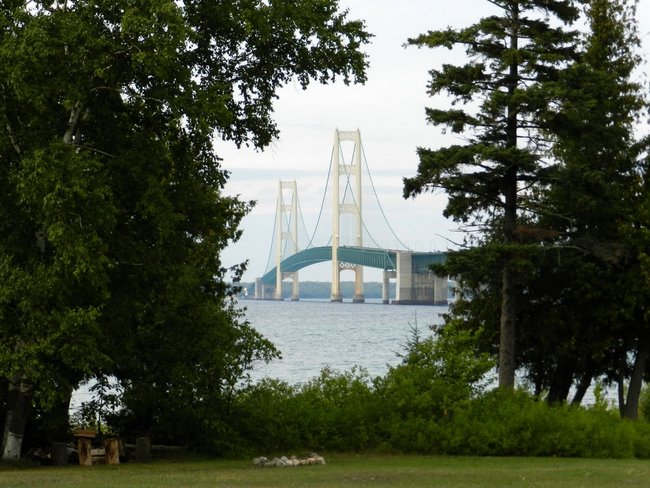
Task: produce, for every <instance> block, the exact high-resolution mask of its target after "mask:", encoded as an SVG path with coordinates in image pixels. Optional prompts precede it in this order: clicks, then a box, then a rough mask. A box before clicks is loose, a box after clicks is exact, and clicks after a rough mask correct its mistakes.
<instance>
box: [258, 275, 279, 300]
mask: <svg viewBox="0 0 650 488" xmlns="http://www.w3.org/2000/svg"><path fill="white" fill-rule="evenodd" d="M274 294H275V290H274V288H273V286H271V285H265V284H264V283H263V282H262V278H255V300H270V299H271V297H272V296H274Z"/></svg>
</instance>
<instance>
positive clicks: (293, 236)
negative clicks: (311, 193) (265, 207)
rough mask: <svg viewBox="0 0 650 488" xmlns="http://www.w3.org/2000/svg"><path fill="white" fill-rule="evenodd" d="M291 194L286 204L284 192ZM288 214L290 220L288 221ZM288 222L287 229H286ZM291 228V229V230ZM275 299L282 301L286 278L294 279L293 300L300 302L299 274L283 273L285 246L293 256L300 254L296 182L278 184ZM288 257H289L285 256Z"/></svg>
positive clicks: (294, 272) (295, 272)
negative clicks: (288, 247)
mask: <svg viewBox="0 0 650 488" xmlns="http://www.w3.org/2000/svg"><path fill="white" fill-rule="evenodd" d="M285 190H288V191H289V192H290V194H291V198H290V199H289V202H290V203H285V199H284V191H285ZM287 213H288V215H289V218H288V219H287V218H286V216H287ZM285 222H286V224H287V225H286V229H285ZM289 227H291V229H289ZM275 232H276V235H275V266H276V268H275V269H276V277H275V299H276V300H282V298H283V297H282V281H283V280H284V278H292V279H293V287H292V291H291V300H294V301H297V300H299V296H300V291H299V288H298V286H299V285H298V272H297V271H292V272H288V273H283V272H282V266H281V263H282V258H283V254H284V252H283V251H284V249H285V246H290V251H291V255H293V254H296V253H297V252H298V185H297V184H296V180H293V181H279V182H278V201H277V207H276V210H275ZM284 257H287V256H284Z"/></svg>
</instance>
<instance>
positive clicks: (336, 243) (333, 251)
mask: <svg viewBox="0 0 650 488" xmlns="http://www.w3.org/2000/svg"><path fill="white" fill-rule="evenodd" d="M342 144H344V145H347V146H348V147H349V145H350V144H352V148H353V156H352V158H351V160H349V161H346V159H345V157H344V154H343V152H342V149H341V147H342ZM364 158H365V155H364V152H363V149H362V147H361V134H360V132H359V130H356V131H339V130H338V129H337V130H335V131H334V148H333V151H332V159H331V161H330V173H331V181H332V233H331V234H330V238H329V242H328V245H326V246H320V247H314V246H312V245H311V244H312V240H313V237H314V235H315V231H314V235H312V239H310V241H309V244H308V245H307V246H306V248H305V249H303V250H300V249H299V246H298V220H299V208H300V206H299V204H298V190H297V183H296V181H295V180H293V181H280V182H278V199H277V206H276V212H275V226H274V230H273V232H274V237H273V242H272V244H273V243H274V244H275V267H273V268H272V269H270V268H269V267H268V263H267V269H270V271H268V272H267V273H266V274H265V275H264V276H262V277H261V278H257V280H256V281H255V298H257V299H275V300H282V299H283V298H284V297H283V296H282V281H283V280H284V279H285V278H291V279H292V280H293V287H292V292H291V299H292V300H298V299H299V298H300V285H299V279H298V271H299V270H300V269H302V268H305V267H307V266H310V265H312V264H316V263H321V262H324V261H331V263H332V281H331V282H332V292H331V296H330V299H331V301H333V302H340V301H342V296H341V289H340V282H341V279H340V274H341V272H342V271H345V270H351V271H353V272H354V283H355V285H354V295H353V297H352V301H353V302H364V301H365V297H364V293H363V269H364V267H371V268H378V269H381V270H383V286H382V299H383V301H384V303H388V302H389V282H390V280H391V279H395V280H396V294H395V295H396V296H395V299H394V300H393V303H402V304H411V303H422V304H447V293H448V291H447V288H448V286H447V283H448V279H447V277H446V276H445V277H439V276H436V275H435V273H433V271H431V269H430V266H431V265H432V264H441V263H444V262H445V261H446V258H447V255H446V253H444V252H415V251H412V250H390V249H382V246H380V245H378V244H377V242H376V240H375V239H374V238H372V236H371V235H370V236H369V237H371V240H372V241H373V242H374V243H375V247H368V246H366V245H364V242H363V241H364V237H363V236H364V233H369V232H368V228H367V226H366V223H365V222H364V220H363V212H362V209H363V202H362V185H361V177H362V167H363V166H364V165H363V160H364ZM366 166H367V162H366ZM329 176H330V175H328V182H329ZM341 180H343V182H344V184H343V185H341ZM352 183H354V184H352ZM370 183H371V184H372V178H370ZM326 188H327V187H326ZM285 192H286V193H287V194H290V195H291V199H290V203H286V202H285V195H284V193H285ZM373 192H374V193H375V197H377V195H376V191H375V189H374V185H373ZM324 201H325V196H323V203H324ZM377 202H378V203H379V199H378V198H377ZM323 203H321V212H322V210H323ZM380 209H381V205H380ZM321 212H319V218H318V221H319V222H320V215H321ZM381 213H382V215H383V210H381ZM343 216H345V219H346V220H347V222H348V223H350V224H353V225H350V228H349V229H346V228H345V226H341V220H342V217H343ZM383 217H384V219H385V218H386V216H385V215H383ZM349 220H352V222H349ZM386 223H387V224H388V221H387V220H386ZM303 224H304V221H303ZM413 224H414V225H417V223H416V222H414V223H413ZM316 225H317V226H318V223H317V224H316ZM388 227H389V229H390V231H391V232H392V233H393V236H394V237H395V238H397V236H396V235H395V233H394V232H393V230H392V228H391V227H390V224H389V225H388ZM345 230H350V235H349V236H348V238H349V240H348V242H347V244H348V245H346V244H345V243H344V242H343V241H344V240H345V235H341V233H342V231H345ZM343 233H344V234H345V232H343ZM397 241H398V242H400V244H402V245H404V244H403V243H402V242H401V241H399V238H397ZM330 243H331V245H329V244H330ZM404 247H405V248H406V246H404ZM271 248H272V249H273V245H272V247H271ZM270 257H271V254H269V262H270Z"/></svg>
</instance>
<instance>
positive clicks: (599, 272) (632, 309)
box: [540, 0, 650, 416]
mask: <svg viewBox="0 0 650 488" xmlns="http://www.w3.org/2000/svg"><path fill="white" fill-rule="evenodd" d="M636 4H637V2H636V1H635V0H629V1H628V0H614V1H612V0H590V1H589V2H588V5H587V8H586V9H585V16H586V19H587V26H588V31H587V33H586V34H585V36H584V37H585V40H584V43H583V46H582V48H581V53H580V57H579V59H578V61H577V62H576V63H574V64H573V65H572V66H571V67H569V68H568V69H567V70H566V71H565V72H564V73H563V74H562V77H561V79H560V80H559V83H558V85H557V94H558V98H557V100H558V105H557V106H556V105H552V106H551V108H552V111H551V112H550V113H549V121H550V122H551V123H550V130H551V131H552V133H553V135H552V137H553V140H554V143H553V154H554V156H555V157H556V158H557V159H558V161H559V162H560V165H558V166H557V174H556V175H555V177H554V179H553V182H552V185H551V186H550V188H549V191H548V192H547V193H546V198H545V199H544V201H543V207H544V209H543V211H542V212H541V213H540V225H541V226H543V227H546V228H552V229H554V230H556V231H557V232H558V234H559V235H561V238H560V239H558V240H557V241H556V242H555V245H556V246H558V248H559V251H558V252H559V255H560V258H559V259H561V260H562V261H563V266H564V267H566V266H567V265H568V264H569V263H572V264H573V270H572V272H570V273H569V272H565V273H564V274H565V276H566V279H565V280H563V281H560V282H558V283H557V285H556V288H557V290H556V297H557V302H556V303H561V304H562V305H561V306H562V307H565V308H572V309H573V310H576V311H577V310H580V311H581V315H582V316H581V317H577V316H576V317H575V318H576V320H575V322H574V324H573V326H572V327H571V330H572V333H570V334H562V333H561V332H560V331H558V333H560V334H561V335H562V336H564V339H565V341H566V344H567V345H568V344H575V346H573V347H566V346H565V348H563V349H564V350H563V352H562V353H563V354H564V355H569V356H572V357H573V358H574V359H578V360H579V361H580V362H581V363H582V364H583V365H584V364H591V367H590V368H588V369H587V370H583V371H581V372H578V373H580V374H581V376H582V377H583V378H584V380H585V381H589V380H591V375H593V374H596V373H597V372H598V373H600V374H602V373H609V374H610V375H612V376H614V377H615V378H616V380H617V381H618V382H619V384H620V385H621V391H622V378H625V377H628V376H629V375H630V374H632V370H636V374H633V375H632V376H633V377H632V379H631V383H630V388H628V400H627V401H625V400H624V399H622V400H621V411H622V413H624V414H625V415H626V416H635V413H633V412H636V406H635V405H636V403H637V402H638V394H639V392H640V387H641V377H642V375H643V371H644V369H645V367H644V364H645V362H646V359H647V355H648V352H650V348H649V347H648V346H649V345H650V344H649V343H648V340H650V337H649V336H648V333H647V325H646V324H647V323H648V317H647V314H646V313H645V312H644V309H645V307H646V303H647V299H648V296H647V292H646V291H645V290H646V286H645V285H644V284H642V281H641V280H640V277H641V276H643V271H642V270H641V269H640V267H639V266H640V264H641V263H640V260H639V258H640V255H641V254H642V253H644V252H646V251H645V250H646V249H647V240H646V239H645V238H644V237H643V236H642V235H641V234H640V230H641V229H643V228H646V227H647V220H646V219H645V218H644V217H643V215H642V214H641V213H640V211H642V209H643V206H642V204H643V199H644V194H645V192H646V190H645V189H644V188H643V186H642V183H643V180H644V176H643V175H644V173H645V171H644V168H643V164H642V160H643V158H644V156H645V153H646V151H647V148H648V141H647V140H645V139H639V138H638V137H637V136H636V134H635V133H636V124H637V122H638V121H639V120H640V118H641V116H642V115H644V114H645V113H647V99H646V97H645V94H644V90H643V87H642V85H640V84H639V83H638V82H637V81H635V76H636V74H635V70H636V69H637V67H638V66H639V64H640V61H641V59H640V56H639V54H638V48H639V46H640V42H639V38H638V32H637V23H636ZM555 268H556V269H557V268H559V266H558V265H557V264H556V265H555ZM567 271H568V270H567ZM578 289H581V290H582V291H581V292H580V293H577V294H576V293H575V290H578ZM555 330H557V329H555ZM565 332H566V331H565ZM560 351H561V350H560V349H556V350H555V351H554V352H553V353H551V354H552V355H554V356H557V354H558V352H560ZM628 355H631V356H633V357H635V358H636V359H635V362H636V366H635V367H633V368H631V369H630V371H627V370H628V368H627V358H628ZM595 359H597V360H598V361H597V362H598V366H596V365H595V364H594V360H595ZM571 373H573V371H566V372H565V374H564V376H565V377H566V381H569V380H570V378H571ZM569 386H570V383H568V384H567V385H566V386H565V387H564V389H565V390H568V388H569ZM564 397H565V395H564ZM561 399H563V395H560V396H559V397H558V400H561ZM626 404H627V405H628V406H629V408H625V405H626Z"/></svg>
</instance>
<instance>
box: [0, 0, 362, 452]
mask: <svg viewBox="0 0 650 488" xmlns="http://www.w3.org/2000/svg"><path fill="white" fill-rule="evenodd" d="M369 38H370V35H369V34H368V33H367V32H366V31H365V27H364V25H363V23H362V22H360V21H356V20H350V19H348V14H347V12H346V11H341V10H340V9H339V5H338V2H337V1H336V0H299V1H297V2H296V1H284V0H282V1H274V2H259V1H241V2H205V1H199V0H187V1H183V2H175V1H172V0H152V1H149V2H132V1H127V0H117V1H110V2H107V1H92V2H89V1H85V0H69V1H66V2H27V1H12V2H2V4H1V5H0V80H1V81H0V120H1V121H2V123H1V124H0V162H1V163H2V164H0V190H1V191H0V235H2V237H1V238H0V278H1V279H0V376H2V377H9V376H14V375H15V376H17V377H19V378H22V379H23V380H24V381H26V382H29V384H31V385H33V387H34V389H33V391H34V398H35V399H36V400H37V402H38V403H39V404H42V405H41V406H42V407H44V410H42V411H43V412H45V411H47V409H46V408H45V407H47V406H48V404H54V403H57V402H58V401H59V400H61V398H58V397H60V396H65V395H68V396H69V395H70V392H71V391H72V389H73V388H74V387H75V386H76V385H77V384H79V382H81V381H82V380H84V379H88V378H92V377H97V378H99V379H100V381H101V380H102V379H104V378H108V377H114V378H116V380H117V381H118V382H119V383H120V384H121V386H122V388H123V390H122V391H123V398H122V399H121V400H122V404H123V411H122V413H121V415H122V420H123V421H124V422H125V425H126V424H128V425H129V427H130V428H129V430H130V434H131V435H135V434H137V433H148V434H151V435H154V436H160V440H161V441H162V440H165V441H169V442H187V441H188V439H190V440H191V439H192V436H194V435H196V434H197V433H201V432H213V431H214V432H221V433H223V428H222V424H223V422H222V421H221V420H220V419H221V416H222V415H223V412H224V411H226V410H227V408H228V406H229V404H230V401H231V397H232V394H233V390H234V388H235V386H236V385H237V383H238V381H240V380H242V379H245V378H246V374H247V371H248V370H249V369H250V368H251V365H252V362H253V361H254V360H268V359H270V358H271V357H274V356H275V354H276V351H275V349H274V348H273V346H272V344H270V343H269V342H268V341H267V340H265V339H264V338H263V337H261V336H260V335H259V334H258V333H257V332H256V331H254V330H253V329H252V328H251V327H250V324H248V323H246V321H245V320H244V319H243V317H242V316H241V314H240V313H239V312H238V311H237V309H236V307H235V306H234V303H233V302H232V299H231V296H232V295H233V294H234V293H235V292H236V291H237V289H236V283H237V282H238V280H239V278H240V277H241V274H242V272H243V269H244V267H243V265H242V266H236V267H235V268H233V269H226V268H225V267H224V266H223V265H222V263H221V260H220V254H221V251H222V250H223V249H224V247H225V246H226V245H228V243H230V242H232V241H236V240H237V239H238V238H239V237H240V235H241V230H239V229H238V226H239V223H240V221H241V219H242V218H243V217H244V215H245V214H246V213H247V212H248V211H249V210H250V208H251V207H252V202H243V201H240V200H239V199H238V198H236V197H229V196H227V195H224V193H223V190H224V186H225V184H226V182H227V180H228V173H227V172H226V171H224V170H223V169H222V168H221V166H220V158H219V156H218V154H217V153H216V152H215V146H216V145H215V144H214V142H215V136H217V137H221V138H222V139H226V140H232V141H234V142H235V143H236V144H237V145H242V144H250V145H253V146H255V147H256V148H263V147H265V146H266V145H268V144H269V143H270V142H271V140H272V139H273V138H274V137H276V136H277V134H278V130H277V127H276V125H275V123H274V121H273V119H272V117H271V116H272V112H273V101H274V99H275V98H276V94H275V93H276V91H277V89H278V88H280V87H281V86H283V85H285V84H287V83H289V82H291V81H292V80H293V79H297V80H298V82H299V83H300V85H301V86H302V87H303V88H306V87H307V86H308V85H309V84H310V83H311V82H318V83H327V82H330V81H333V80H335V79H337V78H342V79H343V81H344V82H345V83H349V82H363V81H365V78H366V75H365V69H366V66H367V60H366V56H365V54H364V53H363V52H361V47H362V46H363V45H364V44H365V43H367V42H368V40H369ZM227 283H235V286H229V285H227ZM206 426H208V427H206ZM17 434H20V433H17ZM204 437H205V436H204Z"/></svg>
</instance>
